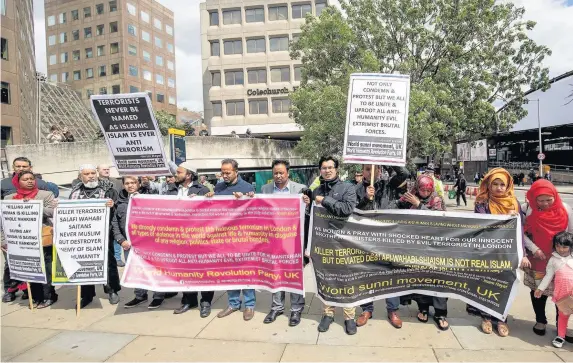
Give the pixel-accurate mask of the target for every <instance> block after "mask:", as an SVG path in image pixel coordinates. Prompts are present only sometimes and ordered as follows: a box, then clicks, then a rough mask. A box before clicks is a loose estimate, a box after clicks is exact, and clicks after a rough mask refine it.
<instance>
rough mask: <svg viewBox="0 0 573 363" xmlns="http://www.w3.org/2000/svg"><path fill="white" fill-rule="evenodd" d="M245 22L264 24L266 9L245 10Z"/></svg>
mask: <svg viewBox="0 0 573 363" xmlns="http://www.w3.org/2000/svg"><path fill="white" fill-rule="evenodd" d="M245 21H246V22H247V23H262V22H264V21H265V8H263V7H260V8H252V9H245Z"/></svg>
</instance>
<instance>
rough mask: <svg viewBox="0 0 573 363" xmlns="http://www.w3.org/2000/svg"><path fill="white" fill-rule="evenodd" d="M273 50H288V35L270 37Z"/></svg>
mask: <svg viewBox="0 0 573 363" xmlns="http://www.w3.org/2000/svg"><path fill="white" fill-rule="evenodd" d="M269 46H270V49H271V52H281V51H283V52H284V51H287V50H288V35H284V36H280V37H269Z"/></svg>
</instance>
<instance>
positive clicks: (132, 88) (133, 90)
mask: <svg viewBox="0 0 573 363" xmlns="http://www.w3.org/2000/svg"><path fill="white" fill-rule="evenodd" d="M137 92H139V88H137V87H135V86H129V93H137Z"/></svg>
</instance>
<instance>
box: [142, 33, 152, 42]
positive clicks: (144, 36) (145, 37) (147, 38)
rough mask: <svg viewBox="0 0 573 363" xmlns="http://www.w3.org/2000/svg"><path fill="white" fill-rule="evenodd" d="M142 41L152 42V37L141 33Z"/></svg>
mask: <svg viewBox="0 0 573 363" xmlns="http://www.w3.org/2000/svg"><path fill="white" fill-rule="evenodd" d="M141 39H143V40H145V41H146V42H151V36H150V35H149V33H148V32H146V31H144V30H142V31H141Z"/></svg>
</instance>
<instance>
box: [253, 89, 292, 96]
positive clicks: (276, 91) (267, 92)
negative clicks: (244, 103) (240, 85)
mask: <svg viewBox="0 0 573 363" xmlns="http://www.w3.org/2000/svg"><path fill="white" fill-rule="evenodd" d="M297 88H298V87H293V88H292V91H291V90H289V89H288V88H287V87H283V88H267V89H249V90H247V96H249V97H251V96H270V95H288V94H289V93H291V92H294V91H296V89H297Z"/></svg>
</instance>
